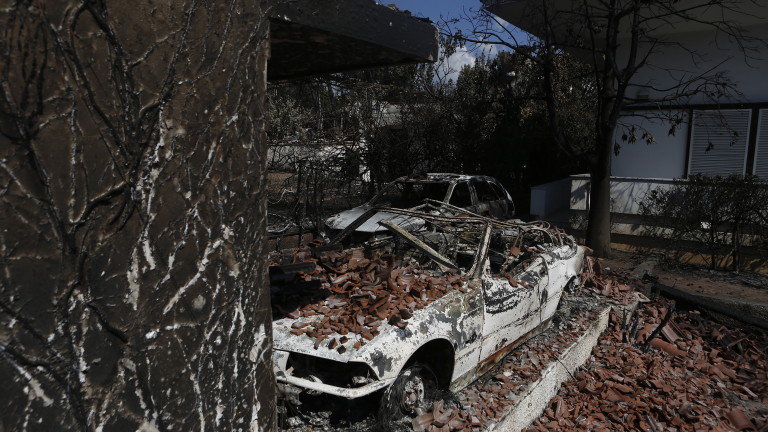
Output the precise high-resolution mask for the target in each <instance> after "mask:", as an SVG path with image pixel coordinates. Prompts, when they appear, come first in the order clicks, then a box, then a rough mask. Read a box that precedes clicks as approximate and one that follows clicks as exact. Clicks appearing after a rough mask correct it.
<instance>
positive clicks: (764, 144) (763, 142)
mask: <svg viewBox="0 0 768 432" xmlns="http://www.w3.org/2000/svg"><path fill="white" fill-rule="evenodd" d="M753 172H754V173H755V175H757V176H758V177H760V179H761V180H768V109H761V110H760V121H759V122H758V123H757V148H756V149H755V167H754V171H753Z"/></svg>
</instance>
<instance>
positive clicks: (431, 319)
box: [272, 288, 481, 379]
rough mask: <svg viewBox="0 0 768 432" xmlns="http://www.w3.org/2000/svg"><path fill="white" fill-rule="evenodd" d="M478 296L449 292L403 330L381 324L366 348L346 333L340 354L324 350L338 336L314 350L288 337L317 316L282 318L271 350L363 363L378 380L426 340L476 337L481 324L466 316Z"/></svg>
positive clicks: (305, 340)
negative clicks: (295, 328)
mask: <svg viewBox="0 0 768 432" xmlns="http://www.w3.org/2000/svg"><path fill="white" fill-rule="evenodd" d="M478 294H479V291H475V289H474V288H473V289H472V290H471V291H470V294H465V293H462V292H460V291H458V290H453V291H451V292H449V293H448V294H446V295H445V296H443V297H441V298H439V299H437V300H435V301H434V302H432V303H430V304H429V305H427V306H426V307H424V308H422V309H419V310H416V311H414V312H413V316H412V317H411V318H410V319H409V320H408V326H407V327H406V328H404V329H400V328H398V327H396V326H394V325H391V324H389V323H387V322H386V321H384V322H382V324H381V325H380V326H379V328H378V330H379V332H380V334H379V335H378V336H375V337H374V338H373V339H372V340H370V341H365V342H366V344H365V345H363V346H362V347H360V348H359V349H355V348H354V344H355V342H356V341H357V340H363V339H362V338H361V337H360V336H359V335H356V334H354V333H351V332H350V333H349V334H348V337H349V340H348V341H347V342H346V343H344V344H343V346H344V348H345V350H344V352H341V353H340V352H339V350H338V346H337V347H336V349H329V348H328V342H329V340H330V338H335V339H336V340H338V339H339V337H340V335H339V334H337V333H333V334H330V335H329V339H326V340H324V341H322V342H321V343H320V344H319V346H318V347H317V349H315V339H314V338H311V337H310V336H308V335H304V334H302V335H296V334H293V333H291V330H292V329H293V328H294V327H300V326H301V325H302V324H304V323H307V322H316V321H320V320H321V319H322V316H321V315H319V314H318V315H314V316H310V317H300V318H296V319H292V318H289V317H286V318H282V319H279V320H276V321H273V323H272V331H273V338H274V345H273V346H274V349H275V350H279V351H288V352H295V353H300V354H306V355H310V356H313V357H318V358H325V359H328V360H334V361H337V362H342V363H347V362H361V363H366V364H368V365H370V366H371V367H372V369H373V371H374V372H375V373H376V375H377V376H378V377H379V378H380V379H381V378H384V377H387V376H390V375H393V374H397V372H398V371H399V369H400V367H401V366H402V365H403V363H404V362H405V361H406V360H408V357H409V356H410V355H411V354H412V353H413V352H415V351H416V349H417V348H418V347H419V346H420V345H422V344H423V343H425V342H427V341H429V340H433V339H439V338H443V339H445V340H449V341H455V342H457V343H461V342H462V341H463V340H464V339H466V338H467V337H468V336H467V335H470V334H479V332H480V327H479V326H480V322H481V321H475V318H474V314H472V313H469V311H473V310H477V308H478V307H479V306H478V305H479V303H478V300H477V299H476V297H477V296H478ZM473 299H474V300H473Z"/></svg>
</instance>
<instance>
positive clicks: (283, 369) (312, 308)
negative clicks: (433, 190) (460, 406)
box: [271, 204, 584, 399]
mask: <svg viewBox="0 0 768 432" xmlns="http://www.w3.org/2000/svg"><path fill="white" fill-rule="evenodd" d="M441 208H442V207H441V206H430V205H428V204H427V205H424V206H422V208H421V209H420V210H422V211H411V210H399V209H392V208H387V209H372V210H371V211H369V212H367V213H365V214H363V215H362V216H361V218H360V219H359V220H357V221H356V222H355V223H353V224H352V225H350V226H349V227H347V229H346V230H344V231H343V232H342V233H341V235H340V237H344V236H345V235H348V234H349V233H351V232H353V231H354V230H355V225H357V224H362V223H365V220H366V219H367V218H368V217H371V216H372V215H374V214H376V213H377V212H378V211H382V210H383V211H386V212H387V213H392V214H393V215H396V216H398V217H418V218H420V219H422V220H424V221H425V224H424V226H422V227H421V228H419V229H418V230H417V231H415V232H407V231H406V230H404V229H403V228H401V227H399V226H398V225H397V224H396V223H393V222H391V221H387V220H384V221H381V222H380V223H381V224H382V225H383V226H385V227H386V228H387V229H388V230H389V232H390V233H391V236H389V237H386V238H377V239H372V240H370V241H369V242H367V243H365V244H362V245H358V246H357V247H354V248H350V249H346V250H338V249H334V248H335V247H337V245H338V244H340V243H341V239H340V238H335V239H334V240H333V241H332V242H331V243H330V244H329V245H328V246H323V247H320V248H316V249H314V250H305V251H299V252H296V251H294V252H293V253H292V254H291V255H284V256H283V257H282V260H283V262H282V263H281V262H276V264H282V265H275V266H273V267H272V270H271V275H272V278H271V279H272V284H273V286H272V294H273V313H274V314H275V320H274V321H273V332H274V333H273V334H274V357H273V358H274V364H275V371H276V376H277V380H278V382H280V383H283V384H287V385H290V386H295V387H297V388H299V389H304V390H311V391H313V392H320V393H326V394H331V395H337V396H341V397H345V398H350V399H351V398H358V397H361V396H365V395H368V394H370V393H373V392H375V391H377V390H380V389H384V388H386V387H388V386H390V385H391V384H392V383H393V382H395V380H396V379H397V378H398V376H399V375H400V374H401V373H402V372H403V371H405V370H406V369H407V368H408V367H409V365H413V364H420V365H428V367H429V368H430V369H431V371H433V372H434V376H435V378H436V381H437V384H438V385H439V386H441V387H443V388H448V389H450V390H452V391H456V390H458V389H460V388H462V387H464V386H466V385H468V384H469V383H470V382H472V381H473V380H474V379H475V378H476V377H478V376H480V375H481V374H483V373H484V372H485V371H487V370H488V369H490V367H491V366H493V364H494V363H495V362H497V361H498V360H501V358H502V357H503V356H504V355H505V354H506V353H508V352H509V351H510V350H511V349H512V348H514V347H515V346H516V345H518V344H519V343H521V342H523V341H524V340H526V339H527V338H528V337H530V336H531V335H532V334H533V333H534V332H535V331H537V329H540V328H542V326H543V325H544V324H546V323H548V322H549V320H550V319H551V317H552V316H553V314H554V313H555V310H556V309H557V305H558V302H559V300H560V297H561V294H562V292H563V289H564V288H565V287H566V286H567V285H568V284H571V283H574V282H575V280H576V278H577V276H578V274H579V271H580V269H581V265H582V260H583V255H584V252H583V250H582V249H581V248H579V247H578V246H577V245H576V244H575V243H574V241H573V238H572V237H570V236H568V235H566V234H564V233H563V232H561V231H558V230H555V229H549V228H547V227H546V226H544V225H543V224H542V223H523V222H519V221H500V220H495V219H490V218H485V217H482V216H480V215H476V214H473V213H470V212H467V211H461V210H460V209H456V208H451V209H450V211H449V212H444V213H443V214H451V215H452V216H440V215H439V214H440V213H441V211H442V210H441ZM457 213H459V216H456V214H457ZM275 259H279V258H275ZM285 261H288V262H287V263H286V262H285ZM291 261H292V262H291ZM297 270H303V271H297Z"/></svg>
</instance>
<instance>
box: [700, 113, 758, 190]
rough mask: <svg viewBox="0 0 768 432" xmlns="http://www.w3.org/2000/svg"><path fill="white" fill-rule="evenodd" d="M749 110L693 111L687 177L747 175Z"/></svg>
mask: <svg viewBox="0 0 768 432" xmlns="http://www.w3.org/2000/svg"><path fill="white" fill-rule="evenodd" d="M750 118H751V111H750V110H718V111H704V110H701V111H694V112H693V130H692V131H691V132H692V134H691V151H690V159H689V162H688V174H705V175H713V176H714V175H722V176H725V175H729V174H744V173H745V171H746V164H747V142H748V138H749V121H750Z"/></svg>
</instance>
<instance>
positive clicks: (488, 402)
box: [413, 295, 603, 432]
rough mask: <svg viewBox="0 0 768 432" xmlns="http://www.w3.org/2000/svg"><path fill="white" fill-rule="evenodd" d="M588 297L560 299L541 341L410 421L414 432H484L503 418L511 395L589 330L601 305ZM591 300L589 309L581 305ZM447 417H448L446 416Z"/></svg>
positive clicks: (530, 342) (527, 345)
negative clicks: (450, 398) (553, 320)
mask: <svg viewBox="0 0 768 432" xmlns="http://www.w3.org/2000/svg"><path fill="white" fill-rule="evenodd" d="M589 297H590V298H587V299H585V298H583V297H569V298H563V301H562V303H561V308H560V311H559V313H561V316H560V319H558V320H557V321H556V322H553V324H552V326H551V327H550V329H549V330H547V331H546V332H545V333H544V334H542V335H540V336H539V337H536V338H533V339H530V340H528V341H527V342H525V343H524V345H522V346H521V347H520V348H519V349H516V350H514V351H512V353H510V354H509V355H507V356H506V357H505V358H504V359H503V360H502V361H501V362H500V364H499V365H497V366H496V367H494V368H493V369H492V370H491V371H490V372H489V373H487V374H485V375H484V376H483V377H481V378H480V379H478V380H477V381H475V382H474V383H472V384H471V385H469V386H468V387H466V388H464V389H463V390H461V391H460V392H458V393H456V395H455V397H454V399H453V400H452V401H451V402H452V403H449V404H448V405H449V406H451V408H450V409H448V410H446V409H445V408H444V406H443V405H442V404H440V405H437V406H438V409H433V411H432V412H428V413H426V414H424V415H422V416H419V417H416V418H415V419H414V421H413V428H414V431H416V432H421V431H430V432H434V431H440V432H449V431H482V430H486V429H487V428H488V425H490V424H493V423H494V422H495V421H497V420H499V419H500V418H502V417H503V416H504V415H505V414H506V413H507V411H508V407H509V406H510V405H513V404H514V403H515V399H516V398H515V396H517V395H519V394H521V393H523V392H524V391H526V390H527V388H528V387H527V386H528V385H529V384H530V383H532V382H535V381H536V380H538V379H539V377H540V375H541V373H542V371H543V370H544V368H546V367H547V365H548V364H549V363H550V362H552V361H554V359H556V358H557V357H559V356H560V354H561V353H562V352H563V351H564V350H565V349H566V348H568V347H569V346H571V345H572V344H573V343H574V342H575V341H576V340H577V339H578V338H579V336H580V335H581V334H582V333H583V332H584V330H585V329H586V328H587V327H589V326H590V324H591V323H592V322H593V320H594V318H595V314H596V313H597V311H599V310H600V309H601V308H600V307H599V306H598V307H595V306H596V305H599V304H603V303H602V302H601V301H600V300H599V299H596V298H594V296H591V295H590V296H589ZM585 302H589V303H590V306H591V307H585V305H584V303H585ZM446 411H447V412H448V413H449V415H447V416H446V414H445V412H446Z"/></svg>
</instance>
